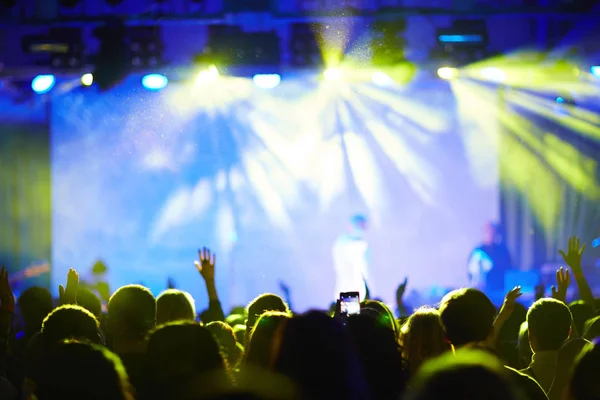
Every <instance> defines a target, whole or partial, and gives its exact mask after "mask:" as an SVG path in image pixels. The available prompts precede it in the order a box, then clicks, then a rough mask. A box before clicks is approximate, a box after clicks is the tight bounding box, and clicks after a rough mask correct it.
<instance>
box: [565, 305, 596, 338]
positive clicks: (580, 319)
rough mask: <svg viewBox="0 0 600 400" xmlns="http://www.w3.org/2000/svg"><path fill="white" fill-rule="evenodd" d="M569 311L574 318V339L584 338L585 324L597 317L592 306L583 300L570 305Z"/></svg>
mask: <svg viewBox="0 0 600 400" xmlns="http://www.w3.org/2000/svg"><path fill="white" fill-rule="evenodd" d="M569 310H571V315H572V316H573V333H574V335H572V336H573V337H582V336H583V331H584V325H585V322H586V321H587V320H589V319H591V318H594V317H595V316H596V313H594V309H593V308H592V306H590V305H589V304H587V303H586V302H584V301H583V300H577V301H573V302H571V303H570V304H569Z"/></svg>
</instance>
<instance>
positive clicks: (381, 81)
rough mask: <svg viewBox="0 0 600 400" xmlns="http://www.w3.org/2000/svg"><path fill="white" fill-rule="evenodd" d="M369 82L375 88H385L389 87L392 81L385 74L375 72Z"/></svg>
mask: <svg viewBox="0 0 600 400" xmlns="http://www.w3.org/2000/svg"><path fill="white" fill-rule="evenodd" d="M371 81H373V83H374V84H376V85H377V86H387V85H391V84H392V83H393V82H394V81H393V79H392V78H390V77H389V76H388V75H387V74H386V73H385V72H381V71H375V72H373V75H371Z"/></svg>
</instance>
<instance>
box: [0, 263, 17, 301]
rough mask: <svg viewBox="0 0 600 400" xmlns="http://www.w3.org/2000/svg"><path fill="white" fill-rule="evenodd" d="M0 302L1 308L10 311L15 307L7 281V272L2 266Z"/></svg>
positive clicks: (0, 272)
mask: <svg viewBox="0 0 600 400" xmlns="http://www.w3.org/2000/svg"><path fill="white" fill-rule="evenodd" d="M0 302H1V303H2V308H5V309H7V310H10V311H12V310H13V309H14V307H15V296H14V295H13V291H12V288H11V287H10V282H9V281H8V270H7V269H6V268H5V267H4V266H3V267H2V268H0Z"/></svg>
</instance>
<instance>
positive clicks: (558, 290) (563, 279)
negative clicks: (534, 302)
mask: <svg viewBox="0 0 600 400" xmlns="http://www.w3.org/2000/svg"><path fill="white" fill-rule="evenodd" d="M570 284H571V274H569V270H568V269H566V268H563V267H560V269H558V270H557V271H556V286H552V297H553V298H555V299H556V300H560V301H562V302H563V303H566V302H567V289H569V285H570Z"/></svg>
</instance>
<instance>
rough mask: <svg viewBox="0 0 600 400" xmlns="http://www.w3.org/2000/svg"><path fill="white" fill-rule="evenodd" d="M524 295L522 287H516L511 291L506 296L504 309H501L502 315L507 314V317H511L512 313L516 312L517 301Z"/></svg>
mask: <svg viewBox="0 0 600 400" xmlns="http://www.w3.org/2000/svg"><path fill="white" fill-rule="evenodd" d="M522 295H523V292H521V286H516V287H514V288H513V289H512V290H511V291H509V292H508V293H507V294H506V297H505V298H504V303H503V304H502V308H501V309H500V312H501V313H506V314H507V316H510V315H511V314H512V312H513V311H514V310H515V303H516V302H517V299H518V298H519V297H521V296H522Z"/></svg>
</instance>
